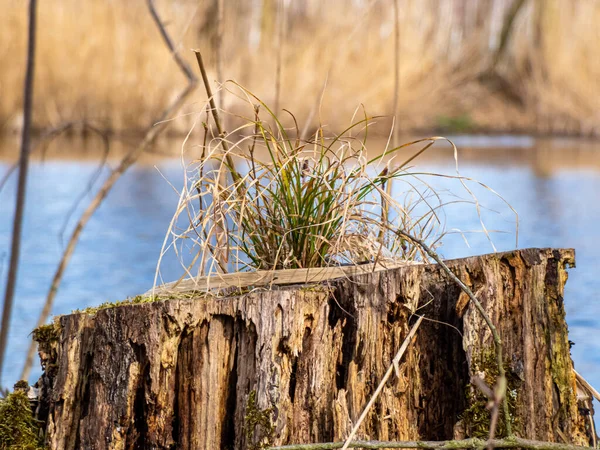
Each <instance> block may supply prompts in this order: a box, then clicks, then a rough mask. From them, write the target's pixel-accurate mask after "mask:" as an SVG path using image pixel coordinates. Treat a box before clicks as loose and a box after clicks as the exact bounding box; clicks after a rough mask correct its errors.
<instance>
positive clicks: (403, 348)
mask: <svg viewBox="0 0 600 450" xmlns="http://www.w3.org/2000/svg"><path fill="white" fill-rule="evenodd" d="M422 321H423V317H419V319H418V320H417V321H416V322H415V324H414V325H413V327H412V328H411V330H410V332H409V333H408V336H406V339H404V342H403V343H402V346H401V347H400V350H398V353H396V356H394V359H393V360H392V363H391V364H390V367H388V370H387V372H386V373H385V375H384V376H383V378H382V379H381V382H380V383H379V386H377V389H375V392H374V393H373V395H372V396H371V398H370V399H369V402H368V403H367V406H365V409H364V410H363V412H362V414H361V415H360V417H359V418H358V420H357V421H356V423H355V424H354V427H353V428H352V431H350V435H349V436H348V438H347V439H346V442H344V445H343V446H342V450H346V449H347V448H349V447H350V445H351V443H352V439H353V438H354V436H355V435H356V432H357V431H358V429H359V428H360V426H361V424H362V423H363V421H364V420H365V418H366V417H367V414H368V413H369V410H370V409H371V407H372V406H373V405H374V404H375V401H376V400H377V397H379V394H380V393H381V391H382V390H383V387H384V386H385V383H386V382H387V380H388V378H389V377H390V376H391V375H392V371H393V370H394V368H396V367H398V363H399V362H400V359H402V356H403V355H404V352H405V351H406V349H407V348H408V344H410V342H411V341H412V338H413V337H414V336H415V333H416V332H417V330H418V329H419V325H421V322H422Z"/></svg>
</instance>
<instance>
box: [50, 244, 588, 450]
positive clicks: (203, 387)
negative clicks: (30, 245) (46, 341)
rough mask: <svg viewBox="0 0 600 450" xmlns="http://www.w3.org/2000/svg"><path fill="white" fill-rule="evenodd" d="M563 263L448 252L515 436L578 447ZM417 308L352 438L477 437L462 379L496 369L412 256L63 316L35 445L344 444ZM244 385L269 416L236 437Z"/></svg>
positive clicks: (522, 255) (464, 309)
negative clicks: (497, 351) (506, 397)
mask: <svg viewBox="0 0 600 450" xmlns="http://www.w3.org/2000/svg"><path fill="white" fill-rule="evenodd" d="M573 264H574V252H573V251H572V250H553V249H528V250H520V251H514V252H508V253H497V254H492V255H484V256H478V257H471V258H464V259H459V260H453V261H447V265H448V266H449V267H450V269H451V270H452V271H453V273H455V274H456V275H457V276H458V277H459V278H460V279H461V280H462V281H463V282H464V283H465V284H466V285H467V286H469V287H470V288H471V290H473V292H475V293H476V294H477V297H478V299H479V301H480V303H481V305H482V307H483V308H484V309H485V311H486V313H487V314H488V315H489V316H490V317H491V318H492V321H493V322H494V323H495V324H496V327H497V328H498V332H499V333H500V335H501V336H502V338H503V342H504V360H505V362H506V372H507V380H508V383H509V389H510V391H511V392H512V395H513V397H512V401H511V416H512V417H513V418H514V423H513V428H514V431H515V433H516V434H517V435H518V436H519V437H522V438H528V439H536V440H543V441H552V442H563V437H566V438H567V439H568V440H569V441H571V443H572V444H576V445H583V446H586V445H589V443H590V442H591V436H590V429H589V427H590V425H589V423H590V421H589V415H587V416H586V415H584V411H580V410H579V408H578V406H579V405H578V401H577V397H576V379H575V375H574V372H573V366H572V362H571V359H570V355H569V343H568V336H567V327H566V323H565V320H564V306H563V289H564V284H565V282H566V271H565V266H567V265H573ZM417 308H420V309H419V310H418V311H417V313H418V314H422V315H425V317H426V320H424V321H423V323H422V324H421V327H420V329H419V332H418V333H417V336H416V339H415V341H414V342H413V344H412V345H411V346H410V347H409V348H408V350H407V351H406V354H405V356H404V360H403V362H402V363H401V364H400V366H399V369H400V375H399V376H398V377H393V378H392V379H391V380H390V381H388V383H387V384H386V386H385V387H384V389H383V390H382V392H381V394H380V396H379V398H378V400H377V402H376V403H375V405H374V407H373V408H372V410H371V411H370V413H369V414H368V415H367V418H366V420H365V422H364V423H363V425H362V426H361V429H360V431H359V433H358V434H359V437H360V438H361V439H365V440H373V439H377V440H382V441H390V440H404V441H406V440H440V439H447V438H449V437H452V436H454V437H455V438H461V437H466V436H473V437H475V436H478V435H480V434H482V433H481V431H482V430H481V428H482V427H483V428H484V427H485V418H486V417H488V418H489V414H488V412H487V411H486V410H485V399H484V402H483V404H482V405H480V400H481V399H479V398H478V397H477V394H476V393H474V391H473V388H472V387H470V384H469V380H470V377H471V376H473V375H476V374H479V373H480V372H481V373H483V375H484V376H486V375H490V376H494V373H491V372H493V370H494V367H495V364H494V363H495V358H494V355H493V350H492V348H493V347H492V346H493V340H492V336H491V334H490V331H489V328H488V327H487V326H486V324H485V322H484V321H483V319H482V318H481V316H480V315H479V314H478V313H477V311H476V310H475V308H474V306H473V305H472V304H471V303H470V302H466V303H465V302H464V301H463V296H461V290H460V288H459V287H458V286H457V285H456V283H454V281H452V280H451V279H450V278H449V277H448V276H447V275H446V274H445V273H444V272H443V271H442V270H441V269H440V267H439V266H437V265H424V264H419V265H408V266H403V267H398V268H395V269H391V270H387V271H379V272H370V273H363V274H359V275H353V276H351V277H349V276H344V277H340V278H338V279H334V280H332V279H330V280H329V281H328V282H326V283H320V284H312V285H308V286H290V287H285V288H279V289H276V290H266V289H264V290H255V291H253V292H250V293H248V294H245V295H240V296H235V297H224V298H216V297H210V296H206V295H199V296H198V298H188V299H175V300H167V301H157V302H152V303H142V304H138V305H131V306H123V307H118V308H113V309H105V310H101V311H99V312H98V313H96V314H95V315H87V314H74V315H70V316H65V317H62V318H61V319H60V324H59V328H58V332H60V340H58V341H56V342H54V343H53V344H52V345H53V346H54V347H53V351H48V350H46V351H45V352H44V355H45V358H46V360H45V366H46V367H47V368H48V367H50V368H51V370H47V371H46V373H45V374H44V377H43V378H42V383H41V385H40V388H41V392H42V397H41V399H40V408H41V409H43V410H44V411H46V413H45V417H41V419H42V420H44V421H45V422H46V424H47V425H46V432H47V438H48V443H49V445H50V448H61V449H62V448H65V449H74V448H95V449H117V448H119V449H121V448H122V449H134V448H158V449H167V448H173V447H174V448H181V449H192V448H193V449H196V448H215V449H218V448H232V449H246V448H249V447H250V444H252V443H256V442H259V441H262V442H266V441H269V439H267V437H268V436H271V435H272V436H273V439H272V442H268V444H269V445H274V446H281V445H287V444H300V443H311V442H312V443H315V442H333V441H342V440H343V439H344V438H345V437H346V436H348V432H349V430H350V428H351V427H352V424H353V423H354V421H355V420H356V419H357V418H358V417H359V415H360V413H361V412H362V409H363V408H364V405H365V404H366V403H367V401H368V400H369V398H371V396H372V394H373V392H374V390H375V388H376V386H377V383H378V382H379V380H381V379H382V377H383V374H384V373H385V371H386V369H387V368H388V367H389V364H390V362H391V361H392V359H393V356H394V354H395V352H396V351H397V349H398V347H399V346H400V343H401V342H402V341H403V340H404V339H405V337H406V336H407V334H408V331H409V329H410V327H411V326H412V325H413V324H414V322H415V320H416V319H417V317H416V316H414V315H413V313H414V312H415V311H416V310H417ZM427 319H430V320H427ZM449 325H450V326H449ZM490 355H491V362H492V364H491V365H489V364H490V362H489V360H490ZM488 382H489V380H488ZM251 395H253V396H254V398H255V399H256V408H255V414H257V415H259V416H260V417H259V418H260V419H261V420H256V421H254V422H253V423H257V424H260V423H264V422H265V421H264V420H263V419H265V418H267V419H268V420H267V422H269V423H270V424H271V427H265V426H259V425H257V426H256V427H254V429H253V430H252V433H251V434H247V430H246V428H245V420H246V419H247V407H248V399H249V397H250V396H251ZM478 405H479V406H478ZM477 408H481V409H477ZM592 413H593V412H592V411H590V412H589V414H592ZM488 420H489V419H488ZM457 430H462V431H461V433H462V434H463V436H458V435H456V433H459V432H458V431H457ZM484 431H485V430H484ZM501 432H502V430H500V429H499V430H498V435H499V437H502V433H501ZM459 434H460V433H459ZM249 436H250V437H251V439H252V442H248V437H249ZM483 437H485V436H483ZM332 448H335V447H332Z"/></svg>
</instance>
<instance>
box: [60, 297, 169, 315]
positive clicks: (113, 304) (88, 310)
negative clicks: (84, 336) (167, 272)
mask: <svg viewBox="0 0 600 450" xmlns="http://www.w3.org/2000/svg"><path fill="white" fill-rule="evenodd" d="M158 300H162V299H161V298H159V297H158V296H154V297H152V296H143V295H136V296H135V297H132V298H127V299H125V300H119V301H116V302H104V303H102V304H100V305H98V306H90V307H89V308H85V309H74V310H73V311H72V314H88V315H91V316H93V315H95V314H96V313H98V311H102V310H104V309H111V308H118V307H119V306H127V305H138V304H141V303H151V302H155V301H158Z"/></svg>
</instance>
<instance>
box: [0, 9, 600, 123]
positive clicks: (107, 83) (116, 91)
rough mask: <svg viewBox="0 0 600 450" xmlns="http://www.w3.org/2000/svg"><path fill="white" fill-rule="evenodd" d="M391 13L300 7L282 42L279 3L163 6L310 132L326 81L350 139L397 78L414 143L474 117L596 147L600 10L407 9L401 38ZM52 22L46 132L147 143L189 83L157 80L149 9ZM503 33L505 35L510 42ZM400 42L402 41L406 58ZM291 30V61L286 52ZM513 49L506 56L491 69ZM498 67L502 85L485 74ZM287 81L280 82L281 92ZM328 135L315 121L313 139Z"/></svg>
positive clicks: (3, 31) (47, 42) (9, 114)
mask: <svg viewBox="0 0 600 450" xmlns="http://www.w3.org/2000/svg"><path fill="white" fill-rule="evenodd" d="M394 1H396V0H382V1H377V2H351V4H349V3H348V2H346V1H342V0H334V1H329V2H320V1H316V0H307V1H303V2H290V3H289V5H288V6H287V7H286V10H285V17H286V22H285V29H284V30H282V29H281V26H278V14H277V13H276V8H277V7H278V4H279V2H276V1H269V2H267V1H265V2H241V1H235V2H226V7H225V10H224V11H222V20H217V16H218V14H220V12H219V8H217V7H216V6H215V5H217V3H218V2H217V1H216V0H215V1H214V2H204V3H202V4H198V2H196V1H192V0H178V1H175V2H165V1H161V2H158V4H157V6H158V7H159V9H160V12H161V14H162V15H163V16H164V17H166V22H167V23H168V27H169V30H170V32H172V33H173V34H174V36H175V38H174V40H175V42H176V44H178V48H180V49H185V48H198V47H200V48H205V49H208V48H214V46H215V44H217V43H219V46H220V50H219V54H221V57H220V58H222V63H223V64H222V65H223V67H222V69H221V70H222V73H223V74H225V75H224V76H225V77H227V78H234V79H236V80H238V81H239V82H240V83H241V84H243V85H244V86H248V87H249V88H251V89H252V91H253V92H255V93H256V94H257V95H258V96H259V97H260V98H262V99H265V101H267V102H268V103H270V104H279V105H281V107H282V108H287V109H290V110H293V111H295V113H296V115H297V116H298V119H299V120H300V121H302V122H305V119H306V118H307V117H308V116H309V115H310V111H311V109H312V106H313V105H314V104H315V102H316V101H318V100H317V97H318V96H319V92H320V91H321V87H322V86H323V83H324V80H325V78H326V77H327V73H328V70H327V68H329V67H331V71H330V73H329V81H328V89H327V91H326V96H327V103H326V104H325V105H324V106H323V110H322V111H321V112H322V114H323V116H324V117H329V118H330V122H329V123H328V124H327V125H329V126H331V127H332V128H333V129H336V130H341V129H342V127H343V126H344V124H345V122H346V119H345V118H346V117H348V116H349V115H350V114H351V111H352V110H353V109H354V107H355V105H356V104H357V103H364V104H368V105H369V109H370V111H371V112H372V113H374V114H376V115H379V114H388V113H389V110H390V107H391V104H392V101H391V100H392V96H393V94H394V79H395V77H396V75H395V72H396V70H395V69H394V65H395V64H397V65H398V70H397V73H398V74H399V76H400V79H401V80H402V83H401V86H400V89H399V92H398V95H397V111H398V120H397V125H398V126H400V127H401V128H402V130H403V131H406V130H409V129H414V128H431V127H434V128H435V127H438V126H449V125H448V124H450V128H451V124H452V123H453V122H452V120H450V121H448V120H446V119H447V118H450V119H451V118H453V117H468V118H469V123H471V124H472V129H488V130H496V131H533V132H535V131H537V132H557V133H583V134H593V133H596V134H597V133H598V125H599V123H600V116H598V108H597V105H598V104H599V103H600V92H599V91H598V89H597V80H598V79H600V60H599V59H598V58H597V57H596V55H597V54H598V53H599V51H600V31H599V28H598V27H597V26H596V24H597V23H598V22H599V21H600V4H599V3H598V2H595V1H587V0H576V1H573V0H530V1H527V2H525V3H524V5H523V6H522V7H521V8H519V10H518V11H517V13H516V15H515V17H514V20H513V21H512V25H511V26H510V27H504V24H505V22H506V20H507V17H508V15H509V14H508V13H509V11H510V8H511V5H512V4H513V2H512V1H510V0H492V1H488V2H462V1H456V0H436V1H415V0H397V6H398V9H399V11H400V14H399V23H398V26H395V24H394V16H395V14H392V11H393V7H394V3H393V2H394ZM22 5H23V3H21V2H14V1H10V0H0V8H1V10H2V13H3V14H2V27H0V42H2V43H3V45H2V46H0V60H2V61H3V62H4V64H2V67H0V80H1V81H0V82H1V85H0V91H1V95H0V124H2V125H4V126H5V128H10V127H11V126H13V125H18V122H19V111H20V106H19V105H20V94H19V92H20V86H21V85H22V70H21V67H22V66H23V64H22V59H21V58H22V56H21V55H22V54H23V53H24V52H23V49H24V45H25V39H24V37H25V29H26V21H25V11H24V8H23V7H22ZM40 17H43V18H44V19H43V21H41V22H40V29H39V35H40V39H39V44H40V52H39V57H38V64H39V67H40V71H39V73H38V78H37V80H36V97H37V98H38V99H40V100H39V102H38V103H37V104H36V114H35V123H36V124H37V126H38V127H43V126H47V125H52V124H54V125H56V124H57V123H58V122H59V121H63V120H70V121H73V120H83V119H85V120H88V121H89V120H94V121H95V123H100V124H104V125H105V127H106V128H111V129H114V130H140V129H144V128H145V127H146V126H147V124H148V123H149V122H150V121H151V120H152V118H153V117H155V116H156V115H157V114H158V112H159V111H160V110H161V109H162V108H163V107H164V105H165V104H167V103H168V102H169V100H170V99H171V97H172V96H173V95H174V86H179V85H180V84H181V82H182V81H184V80H183V79H182V77H181V75H180V74H179V73H178V72H177V71H174V70H164V71H160V70H156V67H169V62H170V55H169V53H168V52H167V51H165V50H164V48H163V47H162V45H161V42H160V40H159V38H158V37H157V36H155V34H154V30H153V28H152V23H151V19H150V17H149V16H148V14H147V12H146V11H145V8H144V5H143V2H141V1H140V2H114V1H113V2H91V1H83V2H82V1H75V0H60V1H58V2H53V3H52V4H50V3H47V4H46V3H45V4H42V5H40ZM504 28H506V29H508V30H509V33H508V34H507V35H506V36H505V37H504V38H503V39H501V37H502V36H503V34H502V30H503V29H504ZM398 29H400V30H402V36H401V38H402V39H401V41H400V43H399V44H400V45H399V46H400V48H399V51H396V50H395V46H396V45H395V41H396V40H397V39H396V37H395V34H396V33H395V31H394V30H398ZM57 30H60V32H58V31H57ZM282 31H284V33H285V49H286V50H285V52H284V53H283V54H282V53H281V52H280V51H278V48H280V43H281V35H282ZM501 42H504V43H505V44H504V46H503V49H504V50H503V51H502V52H501V54H500V56H501V57H500V58H499V59H498V61H497V62H496V63H494V60H495V56H496V55H498V52H497V50H498V48H499V47H500V45H501ZM183 53H185V52H183ZM205 53H206V54H207V56H208V53H209V52H205ZM188 57H189V58H193V55H192V54H191V52H190V54H189V55H188ZM278 61H280V63H281V64H280V66H279V67H278ZM207 62H208V64H209V66H210V67H216V64H215V61H212V60H211V59H209V60H208V61H207ZM491 66H493V67H494V73H495V76H494V77H491V78H490V77H484V76H482V75H483V74H486V73H487V71H488V69H489V68H490V67H491ZM277 73H283V74H284V76H282V77H281V78H280V82H281V86H280V88H278V89H273V86H274V83H275V78H276V74H277ZM214 77H217V78H221V77H218V76H216V75H211V78H214ZM218 81H219V82H222V81H223V79H219V80H218ZM277 92H279V93H280V94H279V101H278V102H276V101H275V98H274V96H276V95H278V94H277ZM235 105H236V103H235V99H226V104H224V105H220V106H221V107H223V108H225V109H227V110H232V109H233V108H234V107H235ZM178 123H179V131H180V132H184V133H185V131H187V129H189V123H188V122H185V121H179V122H178ZM318 125H319V124H318V120H317V119H316V118H315V119H314V120H313V121H312V123H311V126H312V127H314V128H316V127H318ZM233 127H234V124H232V126H231V127H230V128H233ZM451 131H452V130H451Z"/></svg>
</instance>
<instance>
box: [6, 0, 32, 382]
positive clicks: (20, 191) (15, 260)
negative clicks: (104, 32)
mask: <svg viewBox="0 0 600 450" xmlns="http://www.w3.org/2000/svg"><path fill="white" fill-rule="evenodd" d="M36 8H37V1H36V0H29V25H28V36H27V68H26V72H25V85H24V88H23V116H24V117H23V130H22V134H21V155H20V158H19V181H18V184H17V194H16V198H15V203H16V206H15V217H14V219H13V229H12V243H11V250H10V263H9V266H8V278H7V280H6V291H5V294H4V308H3V310H2V328H1V329H0V379H1V377H2V370H3V367H4V354H5V352H6V343H7V340H8V329H9V327H10V317H11V313H12V306H13V301H14V296H15V287H16V283H17V273H18V271H19V253H20V251H21V230H22V228H23V211H24V209H25V197H26V192H27V172H28V169H29V150H30V128H31V113H32V108H33V79H34V72H35V64H34V63H35V34H36Z"/></svg>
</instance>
